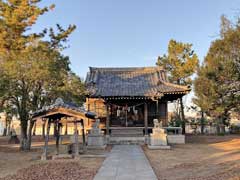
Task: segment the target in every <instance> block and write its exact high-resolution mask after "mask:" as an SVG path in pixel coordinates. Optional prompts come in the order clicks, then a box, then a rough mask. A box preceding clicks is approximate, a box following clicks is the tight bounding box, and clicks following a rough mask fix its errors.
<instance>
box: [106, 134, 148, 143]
mask: <svg viewBox="0 0 240 180" xmlns="http://www.w3.org/2000/svg"><path fill="white" fill-rule="evenodd" d="M108 144H139V145H143V144H145V137H144V136H142V137H123V136H121V137H120V136H118V137H116V136H115V137H114V136H110V137H109V142H108Z"/></svg>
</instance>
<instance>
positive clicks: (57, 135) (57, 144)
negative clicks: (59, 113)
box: [56, 119, 60, 155]
mask: <svg viewBox="0 0 240 180" xmlns="http://www.w3.org/2000/svg"><path fill="white" fill-rule="evenodd" d="M59 121H60V120H59V119H57V120H56V154H57V155H58V154H59V138H60V123H59Z"/></svg>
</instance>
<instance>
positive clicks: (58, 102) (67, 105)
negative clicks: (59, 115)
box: [33, 98, 95, 117]
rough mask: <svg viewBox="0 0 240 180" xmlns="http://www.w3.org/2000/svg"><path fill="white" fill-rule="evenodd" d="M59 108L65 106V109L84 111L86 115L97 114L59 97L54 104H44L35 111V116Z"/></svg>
mask: <svg viewBox="0 0 240 180" xmlns="http://www.w3.org/2000/svg"><path fill="white" fill-rule="evenodd" d="M57 108H64V109H68V110H72V111H75V112H78V113H82V114H84V115H92V116H94V115H95V114H94V113H92V112H89V111H86V110H85V109H84V107H78V106H77V105H75V104H73V103H67V102H64V101H63V100H62V99H61V98H57V99H56V101H55V103H53V104H52V105H49V106H44V107H43V108H42V109H40V110H38V111H35V112H34V113H33V117H37V116H39V115H41V114H44V113H47V112H49V111H51V110H54V109H57Z"/></svg>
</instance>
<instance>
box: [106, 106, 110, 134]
mask: <svg viewBox="0 0 240 180" xmlns="http://www.w3.org/2000/svg"><path fill="white" fill-rule="evenodd" d="M106 113H107V114H106V115H107V117H106V135H107V136H109V124H110V117H109V105H108V104H106Z"/></svg>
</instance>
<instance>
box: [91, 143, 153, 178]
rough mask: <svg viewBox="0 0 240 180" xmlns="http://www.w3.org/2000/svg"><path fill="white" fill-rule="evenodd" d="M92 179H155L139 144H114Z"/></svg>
mask: <svg viewBox="0 0 240 180" xmlns="http://www.w3.org/2000/svg"><path fill="white" fill-rule="evenodd" d="M94 180H157V177H156V175H155V173H154V172H153V169H152V167H151V166H150V164H149V162H148V159H147V158H146V156H145V154H144V152H143V150H142V148H141V147H140V146H139V145H114V146H113V148H112V150H111V152H110V154H109V155H108V157H107V158H106V159H105V161H104V162H103V164H102V166H101V168H100V169H99V170H98V173H97V174H96V176H95V177H94Z"/></svg>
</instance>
